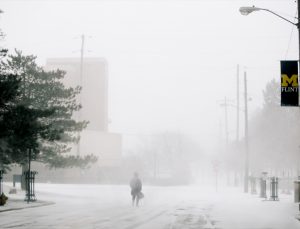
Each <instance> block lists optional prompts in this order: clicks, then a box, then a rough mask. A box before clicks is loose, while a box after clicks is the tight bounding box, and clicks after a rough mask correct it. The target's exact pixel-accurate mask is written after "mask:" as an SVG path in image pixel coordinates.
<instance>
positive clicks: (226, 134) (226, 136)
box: [224, 97, 228, 148]
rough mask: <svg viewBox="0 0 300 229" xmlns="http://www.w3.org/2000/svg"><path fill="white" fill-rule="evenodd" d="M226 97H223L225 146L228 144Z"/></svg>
mask: <svg viewBox="0 0 300 229" xmlns="http://www.w3.org/2000/svg"><path fill="white" fill-rule="evenodd" d="M227 106H228V103H227V98H226V97H225V99H224V111H225V139H226V148H227V146H228V111H227Z"/></svg>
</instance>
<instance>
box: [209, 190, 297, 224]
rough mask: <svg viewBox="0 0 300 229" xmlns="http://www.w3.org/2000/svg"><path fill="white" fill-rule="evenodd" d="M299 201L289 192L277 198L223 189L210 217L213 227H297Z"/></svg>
mask: <svg viewBox="0 0 300 229" xmlns="http://www.w3.org/2000/svg"><path fill="white" fill-rule="evenodd" d="M298 208H299V204H296V203H293V195H285V194H279V201H269V200H266V199H262V198H259V197H258V195H251V194H244V193H242V192H240V193H238V192H234V191H227V192H226V193H223V194H222V195H221V196H219V197H218V198H217V201H216V202H215V205H214V207H213V210H212V212H211V216H212V217H213V218H214V220H215V221H216V225H217V228H224V229H227V228H228V229H229V228H230V229H234V228H251V229H256V228H257V229H262V228H278V229H285V228H289V229H292V228H293V229H294V228H295V229H296V228H300V222H299V220H297V217H299V209H298Z"/></svg>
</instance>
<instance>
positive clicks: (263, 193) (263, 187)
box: [259, 172, 268, 198]
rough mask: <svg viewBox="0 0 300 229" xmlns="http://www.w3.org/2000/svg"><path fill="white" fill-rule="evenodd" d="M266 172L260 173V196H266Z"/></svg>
mask: <svg viewBox="0 0 300 229" xmlns="http://www.w3.org/2000/svg"><path fill="white" fill-rule="evenodd" d="M267 175H268V173H267V172H262V173H261V178H260V195H259V197H260V198H267Z"/></svg>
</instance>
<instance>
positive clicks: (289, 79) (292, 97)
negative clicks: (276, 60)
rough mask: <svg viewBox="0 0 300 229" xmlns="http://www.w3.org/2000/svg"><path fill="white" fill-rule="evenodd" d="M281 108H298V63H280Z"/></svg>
mask: <svg viewBox="0 0 300 229" xmlns="http://www.w3.org/2000/svg"><path fill="white" fill-rule="evenodd" d="M280 65H281V106H297V107H298V106H299V86H298V85H299V84H298V61H280Z"/></svg>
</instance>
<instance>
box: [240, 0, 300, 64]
mask: <svg viewBox="0 0 300 229" xmlns="http://www.w3.org/2000/svg"><path fill="white" fill-rule="evenodd" d="M261 10H262V11H266V12H269V13H271V14H273V15H275V16H277V17H279V18H281V19H282V20H285V21H286V22H289V23H291V24H293V25H295V26H297V28H298V38H299V41H298V44H299V59H300V0H298V17H297V19H298V22H297V23H294V22H292V21H290V20H289V19H287V18H285V17H282V16H281V15H279V14H277V13H275V12H273V11H271V10H269V9H265V8H259V7H255V6H243V7H240V9H239V11H240V13H241V14H242V15H244V16H247V15H248V14H250V13H252V12H255V11H261Z"/></svg>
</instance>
